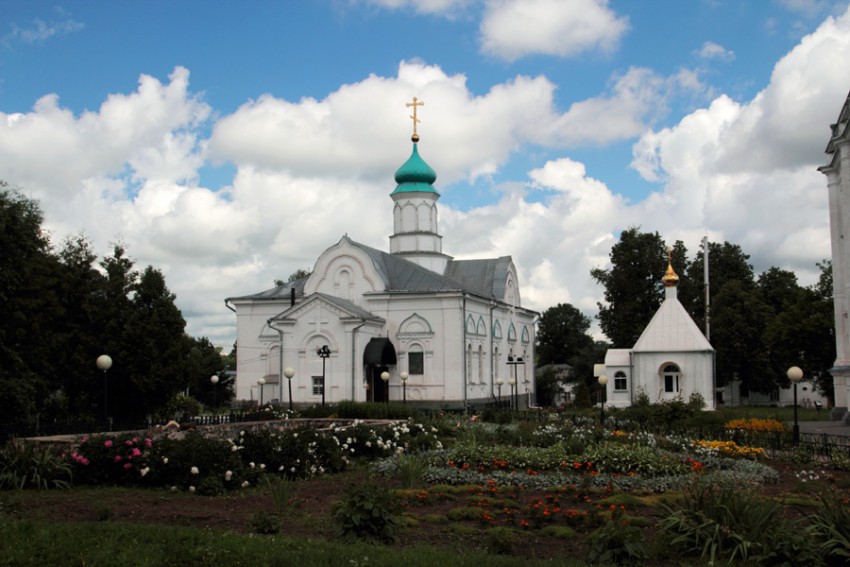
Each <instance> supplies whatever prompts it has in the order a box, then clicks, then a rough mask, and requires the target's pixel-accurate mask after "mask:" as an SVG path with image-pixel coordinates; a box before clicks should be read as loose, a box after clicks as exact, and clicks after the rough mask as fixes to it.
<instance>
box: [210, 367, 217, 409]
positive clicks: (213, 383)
mask: <svg viewBox="0 0 850 567" xmlns="http://www.w3.org/2000/svg"><path fill="white" fill-rule="evenodd" d="M210 384H212V386H213V407H215V401H216V400H215V391H216V384H218V376H217V375H215V374H213V375H212V376H210Z"/></svg>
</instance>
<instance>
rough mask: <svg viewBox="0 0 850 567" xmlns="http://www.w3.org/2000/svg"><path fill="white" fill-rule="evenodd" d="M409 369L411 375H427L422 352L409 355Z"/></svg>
mask: <svg viewBox="0 0 850 567" xmlns="http://www.w3.org/2000/svg"><path fill="white" fill-rule="evenodd" d="M407 367H408V368H409V369H410V370H409V372H410V374H425V355H424V353H421V352H409V353H407Z"/></svg>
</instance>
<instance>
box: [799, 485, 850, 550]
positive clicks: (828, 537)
mask: <svg viewBox="0 0 850 567" xmlns="http://www.w3.org/2000/svg"><path fill="white" fill-rule="evenodd" d="M819 498H820V500H821V506H820V509H819V510H818V511H817V512H816V513H815V514H814V515H812V516H811V517H810V518H809V520H810V522H811V534H812V536H813V537H814V538H815V540H816V541H817V542H818V544H819V546H820V550H821V551H822V553H823V555H824V556H825V557H827V558H829V559H835V560H836V563H840V562H844V564H845V565H846V564H847V563H849V562H850V501H848V498H846V497H842V496H841V495H840V494H837V493H830V494H826V495H823V494H822V495H820V496H819Z"/></svg>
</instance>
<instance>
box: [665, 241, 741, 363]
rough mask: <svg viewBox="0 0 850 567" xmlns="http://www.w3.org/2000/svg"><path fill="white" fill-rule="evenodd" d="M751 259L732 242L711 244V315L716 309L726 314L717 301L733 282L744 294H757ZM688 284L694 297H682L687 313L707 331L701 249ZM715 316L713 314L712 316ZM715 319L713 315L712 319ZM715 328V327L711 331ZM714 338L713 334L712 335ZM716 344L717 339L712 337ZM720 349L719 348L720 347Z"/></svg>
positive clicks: (703, 267)
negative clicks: (728, 284) (753, 292)
mask: <svg viewBox="0 0 850 567" xmlns="http://www.w3.org/2000/svg"><path fill="white" fill-rule="evenodd" d="M749 259H750V257H749V256H748V255H747V254H744V251H743V250H741V247H740V246H738V245H737V244H730V243H729V242H723V243H722V244H721V243H719V242H709V244H708V263H709V265H708V268H709V292H710V302H711V312H712V313H713V312H714V311H715V309H720V310H721V311H722V309H723V305H722V304H721V303H720V302H718V301H717V300H716V297H717V295H718V294H720V292H721V291H722V290H723V288H724V287H725V286H726V284H727V283H729V282H738V283H739V284H741V286H743V289H744V290H753V289H754V288H755V280H754V273H753V267H752V266H751V265H750V263H749ZM686 275H687V277H686V280H687V281H688V282H689V284H690V285H691V286H693V289H694V292H693V294H692V295H691V296H690V297H689V299H687V298H683V297H682V296H681V294H680V301H682V305H684V306H685V309H687V310H688V312H689V313H690V314H691V316H692V317H693V318H694V321H695V322H696V323H697V325H698V326H699V327H700V328H701V329H704V328H705V294H704V279H705V253H704V251H703V250H702V249H700V250H699V251H698V252H697V254H696V257H695V258H694V261H693V262H691V263H690V265H689V266H688V269H687V272H686ZM710 314H711V313H710ZM712 317H713V315H712ZM713 326H714V325H713V324H711V327H713ZM712 335H713V333H712ZM711 338H712V344H714V337H713V336H712V337H711ZM716 346H717V345H715V347H716Z"/></svg>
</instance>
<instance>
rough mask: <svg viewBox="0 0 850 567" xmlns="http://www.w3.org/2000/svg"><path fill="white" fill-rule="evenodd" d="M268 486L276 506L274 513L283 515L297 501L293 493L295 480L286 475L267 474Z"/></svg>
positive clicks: (273, 503)
mask: <svg viewBox="0 0 850 567" xmlns="http://www.w3.org/2000/svg"><path fill="white" fill-rule="evenodd" d="M265 479H266V488H267V489H268V491H269V496H270V497H271V500H272V505H273V506H274V513H275V514H277V515H278V516H283V515H284V514H285V513H286V512H287V511H288V510H289V508H290V507H291V506H292V505H293V503H294V502H295V497H294V496H293V495H292V485H293V482H292V481H291V480H288V479H287V478H286V477H279V476H270V475H266V476H265Z"/></svg>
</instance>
